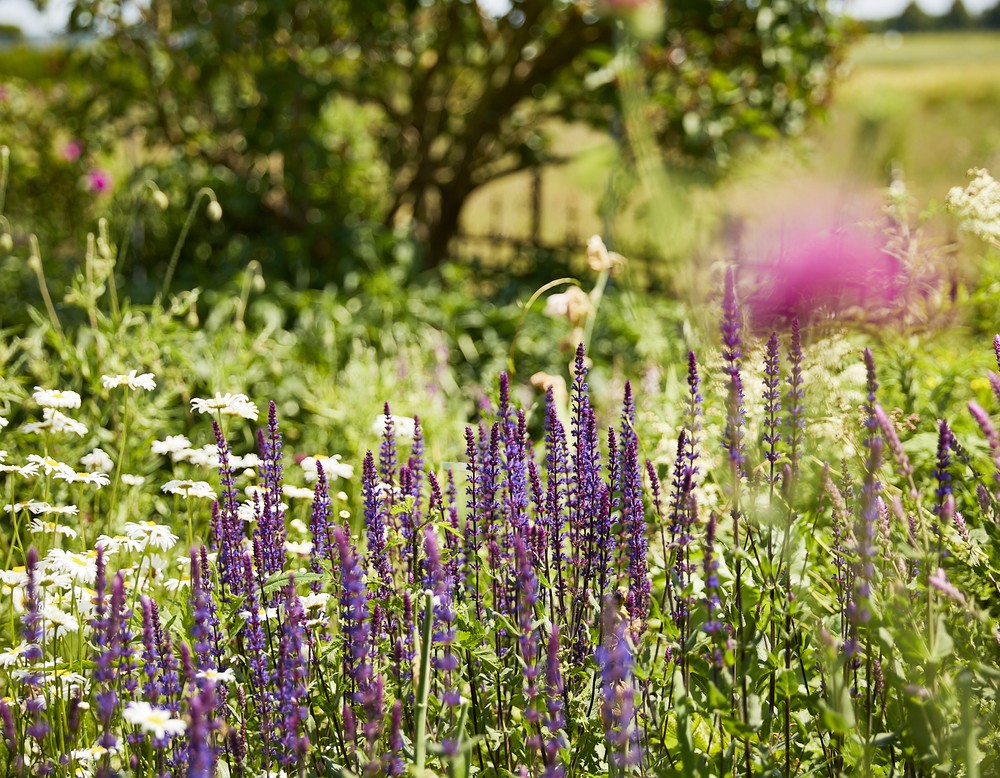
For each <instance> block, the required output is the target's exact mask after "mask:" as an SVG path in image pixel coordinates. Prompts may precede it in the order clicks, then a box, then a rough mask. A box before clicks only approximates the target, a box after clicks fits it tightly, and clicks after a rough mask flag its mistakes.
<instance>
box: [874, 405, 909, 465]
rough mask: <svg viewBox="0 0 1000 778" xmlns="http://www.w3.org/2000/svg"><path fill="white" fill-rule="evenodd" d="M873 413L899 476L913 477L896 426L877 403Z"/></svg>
mask: <svg viewBox="0 0 1000 778" xmlns="http://www.w3.org/2000/svg"><path fill="white" fill-rule="evenodd" d="M874 411H875V420H876V421H877V422H878V426H879V429H881V430H882V437H883V438H885V442H886V444H887V445H888V446H889V451H890V452H892V457H893V459H895V460H896V465H897V466H898V467H899V474H900V475H901V476H902V477H903V478H909V477H910V476H912V475H913V465H911V464H910V458H909V457H908V456H906V452H905V451H904V450H903V444H902V443H901V442H900V440H899V433H897V432H896V425H895V424H894V423H893V421H892V419H890V418H889V416H888V415H887V414H886V412H885V410H884V409H883V408H882V406H881V405H879V404H878V403H875V406H874Z"/></svg>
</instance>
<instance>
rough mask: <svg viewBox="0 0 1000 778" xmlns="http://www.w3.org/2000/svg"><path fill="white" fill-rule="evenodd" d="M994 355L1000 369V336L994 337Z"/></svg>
mask: <svg viewBox="0 0 1000 778" xmlns="http://www.w3.org/2000/svg"><path fill="white" fill-rule="evenodd" d="M993 353H994V354H995V355H996V358H997V368H998V369H1000V335H994V336H993Z"/></svg>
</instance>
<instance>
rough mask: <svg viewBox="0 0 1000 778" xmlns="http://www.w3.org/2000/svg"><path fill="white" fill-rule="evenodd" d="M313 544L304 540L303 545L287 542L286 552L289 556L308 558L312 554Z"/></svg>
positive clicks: (291, 541) (292, 541)
mask: <svg viewBox="0 0 1000 778" xmlns="http://www.w3.org/2000/svg"><path fill="white" fill-rule="evenodd" d="M312 550H313V544H312V541H311V540H303V541H302V542H301V543H296V542H295V541H294V540H286V541H285V551H287V552H288V553H289V554H300V555H301V556H308V555H309V554H311V553H312Z"/></svg>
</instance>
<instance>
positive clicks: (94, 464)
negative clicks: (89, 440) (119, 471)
mask: <svg viewBox="0 0 1000 778" xmlns="http://www.w3.org/2000/svg"><path fill="white" fill-rule="evenodd" d="M80 464H81V465H83V466H84V467H85V468H87V469H88V470H103V471H104V472H105V473H107V472H110V471H111V470H114V468H115V463H114V462H112V461H111V457H110V456H108V452H106V451H105V450H104V449H102V448H95V449H94V450H93V451H91V452H90V453H89V454H87V455H86V456H82V457H80Z"/></svg>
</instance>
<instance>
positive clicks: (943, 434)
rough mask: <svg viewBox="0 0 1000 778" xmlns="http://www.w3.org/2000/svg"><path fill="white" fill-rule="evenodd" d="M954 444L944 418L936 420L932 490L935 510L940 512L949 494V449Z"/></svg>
mask: <svg viewBox="0 0 1000 778" xmlns="http://www.w3.org/2000/svg"><path fill="white" fill-rule="evenodd" d="M954 445H955V436H954V434H953V433H952V431H951V428H950V427H949V426H948V422H946V421H945V420H944V419H940V420H939V421H938V445H937V458H936V459H935V463H934V473H933V475H934V480H936V481H937V488H936V489H935V490H934V497H935V502H936V508H935V509H936V511H937V512H938V513H940V512H941V506H942V505H943V504H944V500H945V498H946V497H947V496H948V495H950V494H951V450H952V448H953V447H954Z"/></svg>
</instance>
